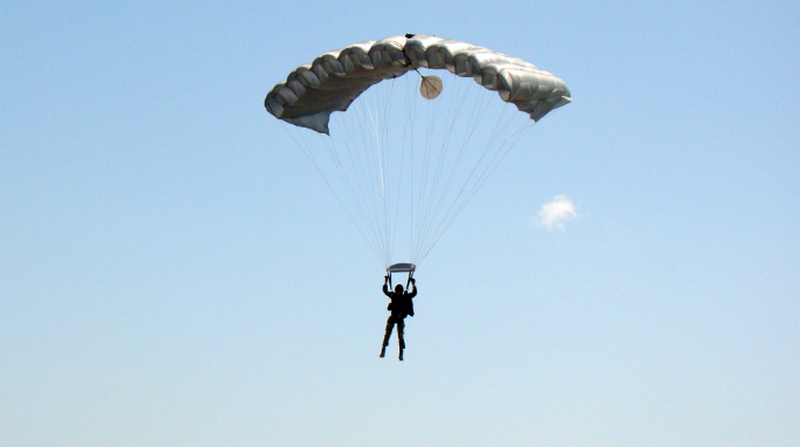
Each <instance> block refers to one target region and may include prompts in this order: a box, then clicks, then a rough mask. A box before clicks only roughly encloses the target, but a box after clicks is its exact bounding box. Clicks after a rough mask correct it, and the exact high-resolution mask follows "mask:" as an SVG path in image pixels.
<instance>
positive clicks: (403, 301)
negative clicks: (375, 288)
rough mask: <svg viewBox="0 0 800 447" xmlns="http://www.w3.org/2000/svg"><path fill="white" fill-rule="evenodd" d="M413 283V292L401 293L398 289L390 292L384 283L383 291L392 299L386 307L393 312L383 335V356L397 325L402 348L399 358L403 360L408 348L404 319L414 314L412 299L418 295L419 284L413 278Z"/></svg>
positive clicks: (399, 342)
mask: <svg viewBox="0 0 800 447" xmlns="http://www.w3.org/2000/svg"><path fill="white" fill-rule="evenodd" d="M411 284H412V285H413V286H414V291H412V292H411V293H409V292H407V291H406V292H400V293H397V292H396V291H391V292H390V291H389V285H388V283H384V284H383V293H384V294H385V295H386V296H388V297H389V298H391V300H392V301H391V302H390V303H389V306H388V307H387V308H386V309H387V310H389V311H390V312H391V315H389V319H388V320H386V332H385V334H384V336H383V346H382V347H381V357H383V356H384V354H386V347H387V346H389V337H391V336H392V330H393V329H394V326H395V325H397V343H398V345H399V350H400V354H399V355H398V357H397V358H398V359H400V360H403V349H405V348H406V341H405V339H404V338H403V329H405V326H406V324H405V321H404V320H405V318H406V316H409V315H410V316H412V317H413V316H414V302H413V301H411V299H412V298H414V297H415V296H417V285H416V283H415V282H414V280H413V279H412V280H411Z"/></svg>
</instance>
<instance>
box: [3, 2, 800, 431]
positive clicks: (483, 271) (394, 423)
mask: <svg viewBox="0 0 800 447" xmlns="http://www.w3.org/2000/svg"><path fill="white" fill-rule="evenodd" d="M0 11H2V13H0V41H2V45H0V101H2V104H3V105H4V107H2V110H1V111H0V143H1V144H0V253H1V254H2V256H0V397H2V402H3V404H2V405H0V439H2V440H3V444H4V445H9V446H39V445H58V446H78V445H80V446H91V445H98V446H99V445H118V446H126V445H131V446H133V445H137V446H138V445H150V446H183V445H185V446H212V445H241V446H250V445H253V446H255V445H292V446H301V445H309V446H311V445H313V446H317V445H331V446H339V445H342V446H343V445H347V446H361V445H363V446H372V445H387V446H404V445H415V446H420V445H422V446H424V445H431V446H442V445H452V446H464V445H475V446H480V445H542V446H679V445H680V446H684V445H697V446H726V447H729V446H745V445H747V446H750V445H769V446H794V445H798V443H800V429H798V428H797V424H796V421H797V420H798V417H800V342H799V341H798V340H800V326H799V325H798V321H800V274H798V272H799V271H800V236H799V234H800V231H798V228H800V197H799V196H798V191H800V151H799V150H798V149H800V143H799V142H800V131H798V128H800V126H798V123H800V113H798V108H797V104H798V100H800V88H798V84H797V74H798V73H800V59H799V58H798V55H800V51H799V50H800V44H798V42H800V27H798V25H797V24H798V23H800V6H798V4H797V3H796V2H788V1H787V2H758V3H757V2H713V1H701V2H658V1H656V2H644V3H643V2H616V3H614V4H613V5H610V4H608V2H527V3H524V4H521V3H520V2H502V1H500V2H491V3H486V2H466V3H463V4H461V5H460V6H458V7H454V6H452V4H451V3H449V2H435V1H426V2H417V1H409V2H400V3H393V4H391V5H388V6H384V5H379V4H376V3H375V2H366V1H364V2H325V3H314V2H311V3H309V2H306V3H289V2H284V3H280V4H268V3H262V2H241V3H239V4H237V5H233V6H231V5H228V4H225V3H209V2H193V3H173V4H164V3H163V2H138V3H136V4H133V5H108V4H106V3H103V2H76V3H72V4H65V3H58V2H52V3H47V2H16V1H11V2H5V3H4V4H3V6H2V7H0ZM407 32H413V33H421V34H435V35H437V36H441V37H447V38H453V39H458V40H463V41H467V42H471V43H474V44H477V45H482V46H485V47H488V48H492V49H494V50H497V51H500V52H503V53H507V54H511V55H514V56H517V57H520V58H522V59H525V60H528V61H530V62H532V63H534V64H535V65H537V66H538V67H540V68H542V69H545V70H548V71H550V72H552V73H554V74H555V75H556V76H559V77H560V78H562V79H563V80H564V81H565V82H566V83H567V85H569V87H570V89H571V91H572V96H573V99H574V102H573V103H572V104H570V105H568V106H565V107H564V108H562V109H559V110H557V111H555V112H553V114H552V115H548V116H547V117H546V118H545V119H544V120H542V121H541V122H540V123H537V124H536V125H535V126H534V127H533V129H532V130H531V131H530V132H529V133H528V134H526V136H525V139H524V140H523V141H522V142H520V143H519V145H518V146H517V147H516V148H515V150H514V151H512V153H511V154H510V155H509V156H508V157H507V159H506V161H505V162H504V163H503V164H502V165H501V166H500V168H498V170H497V171H496V172H495V174H494V175H493V177H492V178H491V179H490V181H489V182H487V184H486V185H485V186H484V188H483V189H482V190H481V191H480V193H479V194H478V195H477V196H476V197H475V198H474V199H473V201H472V202H471V203H470V206H469V207H468V208H467V209H466V210H465V211H464V213H463V214H462V215H461V216H460V217H459V219H458V221H457V222H456V223H455V224H454V225H453V226H452V227H451V228H450V229H449V231H448V232H447V233H446V234H445V236H444V237H443V238H442V240H441V241H440V242H439V244H438V245H437V246H436V248H435V249H434V251H433V252H431V254H430V255H429V257H428V258H427V259H426V260H425V264H424V268H421V269H420V271H418V272H417V278H418V284H419V287H420V293H419V295H418V297H417V298H416V299H415V302H416V304H415V308H416V312H417V315H416V316H415V317H413V318H410V319H409V320H408V321H407V330H406V338H407V343H408V345H409V347H408V349H407V351H406V361H404V362H402V363H401V362H398V361H396V360H395V359H394V358H391V357H389V358H386V359H379V358H378V352H379V349H380V341H381V336H382V332H383V326H384V322H385V318H386V316H387V312H386V310H385V305H386V299H385V297H383V296H382V295H381V293H380V286H381V282H382V276H383V271H382V267H381V266H380V265H379V264H378V263H376V262H375V260H374V257H373V255H372V254H371V252H370V251H369V249H368V248H367V246H366V244H364V243H363V241H362V240H361V238H360V236H359V235H358V233H357V231H356V230H355V229H354V228H353V226H352V224H351V222H350V221H349V220H348V218H347V216H346V215H345V214H344V213H342V211H341V208H340V206H339V204H338V203H337V202H336V201H335V199H334V198H333V197H332V195H331V194H330V192H329V190H328V189H327V187H326V186H325V184H324V182H323V181H322V179H321V178H320V177H319V175H318V174H317V172H316V171H315V170H314V169H313V167H311V166H310V164H309V162H308V160H306V159H305V158H304V157H303V156H302V154H301V153H300V152H298V151H297V150H296V147H295V146H294V143H293V142H292V141H291V139H290V138H289V137H288V134H287V133H286V132H285V131H284V130H283V129H282V126H281V123H279V122H278V121H277V120H275V119H274V118H273V117H272V116H271V115H269V114H268V113H267V112H266V111H265V110H264V108H263V99H264V96H265V94H266V93H267V91H269V89H271V88H272V86H273V85H274V84H275V83H277V82H279V81H281V80H283V79H284V78H285V76H286V75H287V74H288V73H289V72H290V71H291V70H292V69H294V68H295V67H296V66H297V65H299V64H302V63H305V62H309V61H311V60H312V59H313V58H314V57H315V56H317V55H318V54H320V53H322V52H324V51H328V50H331V49H335V48H339V47H342V46H345V45H347V44H350V43H352V42H358V41H363V40H368V39H379V38H382V37H386V36H391V35H397V34H405V33H407ZM559 196H566V197H568V198H569V199H570V200H571V201H572V203H573V204H575V206H576V207H577V208H576V212H577V216H576V217H574V218H573V219H571V220H569V221H567V222H564V223H563V225H562V227H559V226H557V225H556V226H554V227H553V228H547V226H546V225H542V222H541V220H537V219H540V216H539V212H540V210H541V209H542V207H543V206H544V205H545V204H547V203H550V202H551V201H553V200H554V198H557V197H559ZM392 343H393V344H392V345H391V346H392V347H394V346H395V345H394V341H393V342H392ZM390 349H391V347H390Z"/></svg>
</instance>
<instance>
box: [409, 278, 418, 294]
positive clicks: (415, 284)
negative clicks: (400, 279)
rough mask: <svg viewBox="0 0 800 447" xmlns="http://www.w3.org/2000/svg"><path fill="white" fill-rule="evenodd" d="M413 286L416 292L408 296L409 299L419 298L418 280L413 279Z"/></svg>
mask: <svg viewBox="0 0 800 447" xmlns="http://www.w3.org/2000/svg"><path fill="white" fill-rule="evenodd" d="M411 285H412V286H414V291H413V292H411V293H409V294H408V298H414V297H415V296H417V280H416V279H414V278H411Z"/></svg>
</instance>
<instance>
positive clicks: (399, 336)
mask: <svg viewBox="0 0 800 447" xmlns="http://www.w3.org/2000/svg"><path fill="white" fill-rule="evenodd" d="M405 327H406V323H405V322H404V321H403V320H400V321H398V322H397V344H398V345H399V347H400V354H399V355H398V357H397V358H398V359H400V360H403V349H405V348H406V340H405V338H403V329H405Z"/></svg>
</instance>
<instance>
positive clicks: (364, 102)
mask: <svg viewBox="0 0 800 447" xmlns="http://www.w3.org/2000/svg"><path fill="white" fill-rule="evenodd" d="M440 76H441V77H445V79H444V80H442V79H441V78H440ZM447 76H449V78H447ZM460 78H472V79H473V80H474V82H468V81H465V80H461V79H460ZM492 92H496V94H494V93H492ZM498 96H499V98H498ZM569 102H571V98H570V92H569V89H568V88H567V86H566V85H565V84H564V82H563V81H562V80H561V79H559V78H557V77H555V76H553V75H552V74H550V73H548V72H546V71H543V70H540V69H538V68H536V67H535V66H534V65H532V64H530V63H528V62H525V61H523V60H521V59H518V58H515V57H511V56H507V55H504V54H501V53H498V52H495V51H492V50H489V49H487V48H483V47H479V46H476V45H472V44H468V43H464V42H459V41H456V40H450V39H442V38H439V37H435V36H423V35H406V36H394V37H387V38H385V39H381V40H378V41H366V42H360V43H355V44H352V45H349V46H347V47H345V48H342V49H339V50H334V51H329V52H327V53H324V54H322V55H320V56H319V57H317V58H316V59H315V60H314V61H313V62H311V63H308V64H304V65H301V66H300V67H298V68H296V69H295V70H294V71H292V72H291V73H289V75H288V76H287V78H286V81H284V82H281V83H278V84H277V85H276V86H275V87H274V88H273V89H272V90H271V91H270V92H269V93H268V94H267V96H266V98H265V100H264V106H265V107H266V109H267V111H269V113H271V114H272V115H274V116H275V117H276V118H279V119H281V120H282V121H284V122H286V123H289V124H290V126H287V128H288V129H287V130H289V132H290V134H291V135H292V138H294V140H295V142H296V143H297V144H298V146H299V147H300V148H301V150H302V151H303V153H304V154H305V155H306V156H307V157H308V158H309V160H310V161H311V162H312V164H313V166H314V167H315V168H316V169H317V170H318V171H319V173H320V174H321V175H322V177H323V179H324V180H325V182H326V183H327V184H328V186H329V187H330V189H331V190H332V191H333V193H334V195H335V196H336V198H337V200H338V201H339V203H340V204H341V205H342V207H343V208H344V209H345V211H346V212H347V215H348V216H349V217H350V219H351V220H352V221H353V223H354V224H355V225H356V227H357V228H358V231H359V232H360V234H361V235H362V237H363V238H364V240H365V241H366V242H367V244H368V245H369V246H370V248H371V249H372V251H373V252H374V253H375V255H376V256H377V257H378V259H379V260H380V261H381V262H382V263H383V265H384V267H385V268H387V273H388V272H389V267H390V266H394V265H400V264H403V265H408V266H411V265H413V266H416V265H419V263H420V262H422V260H423V259H424V258H425V257H426V256H427V255H428V253H429V252H430V251H431V249H432V248H433V246H434V245H436V243H437V242H438V241H439V239H440V238H441V237H442V235H443V234H444V232H445V231H446V230H447V229H448V228H449V227H450V225H451V224H452V223H453V221H454V220H455V219H456V217H457V216H458V215H459V214H460V213H461V211H462V210H463V209H464V206H465V205H466V204H467V202H469V201H470V199H471V198H472V197H473V196H474V195H475V193H476V192H477V190H478V189H479V188H480V187H481V186H482V185H483V184H484V182H485V181H486V178H487V177H488V176H489V174H491V173H492V171H494V169H495V168H496V167H497V165H498V164H499V163H500V161H501V160H502V159H503V157H504V156H505V155H506V154H507V153H508V151H509V150H510V149H511V147H512V146H513V145H514V144H515V143H516V141H518V140H519V138H520V137H521V136H522V135H523V134H524V132H525V131H526V130H527V129H528V128H530V125H531V124H532V123H534V122H536V121H538V120H540V119H541V118H542V117H544V116H545V115H546V114H547V113H549V112H550V111H552V110H553V109H556V108H558V107H561V106H563V105H565V104H568V103H569ZM509 106H512V109H511V111H509ZM514 107H515V108H516V110H513V108H514ZM333 112H343V113H338V114H334V113H333ZM520 112H522V113H520ZM307 129H310V130H313V131H315V132H309V131H308V130H307ZM398 241H402V243H403V244H404V245H405V244H407V248H406V249H405V253H404V254H403V255H402V257H403V259H404V261H410V262H403V263H397V262H396V260H395V259H394V258H395V250H396V248H397V247H396V246H397V242H398ZM411 271H413V269H412V270H411Z"/></svg>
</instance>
